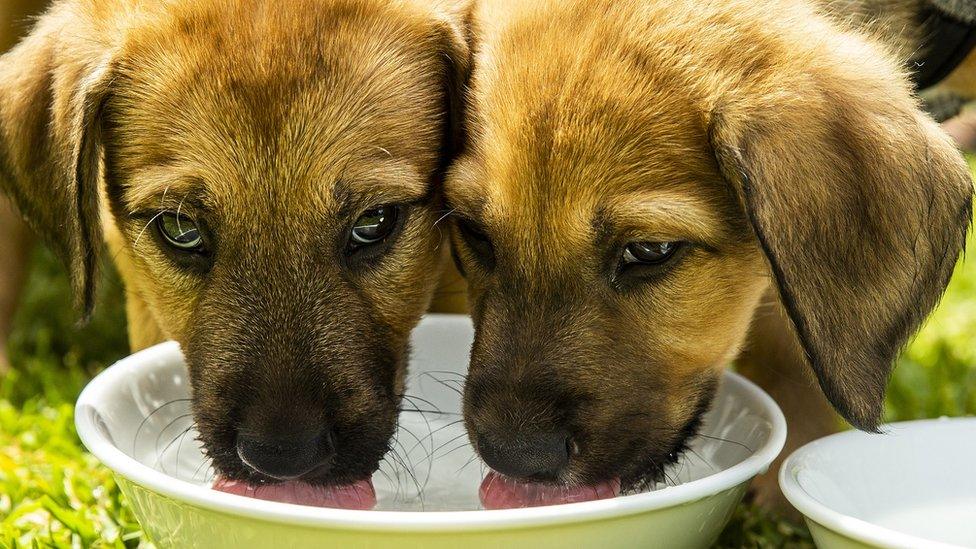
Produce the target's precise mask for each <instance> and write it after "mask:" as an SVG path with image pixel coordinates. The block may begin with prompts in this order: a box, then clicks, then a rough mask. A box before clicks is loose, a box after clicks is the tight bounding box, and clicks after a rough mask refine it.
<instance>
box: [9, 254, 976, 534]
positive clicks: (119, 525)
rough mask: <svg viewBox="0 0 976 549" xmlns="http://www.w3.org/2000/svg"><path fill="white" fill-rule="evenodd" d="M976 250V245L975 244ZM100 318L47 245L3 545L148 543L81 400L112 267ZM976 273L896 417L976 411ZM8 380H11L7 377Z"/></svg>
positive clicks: (103, 345)
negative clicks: (89, 433)
mask: <svg viewBox="0 0 976 549" xmlns="http://www.w3.org/2000/svg"><path fill="white" fill-rule="evenodd" d="M972 247H973V245H972V244H970V249H972ZM100 293H101V299H100V301H99V305H98V309H97V311H96V315H95V317H94V318H93V320H92V321H91V322H90V323H89V324H88V325H86V326H84V327H80V328H79V327H78V326H77V325H76V322H75V320H76V317H75V314H74V312H73V311H72V309H71V305H70V304H71V296H70V292H69V289H68V286H67V281H66V278H65V276H64V273H63V272H62V270H61V268H60V266H59V265H58V264H57V263H56V262H55V260H54V259H53V257H52V256H51V254H50V253H49V252H48V251H47V250H45V249H43V248H38V249H37V250H36V251H35V254H34V257H33V259H32V267H31V275H30V281H29V284H28V287H27V290H26V294H25V296H24V299H23V303H22V305H21V308H20V310H19V312H18V316H17V319H16V321H15V328H14V332H13V334H12V337H11V340H10V342H9V354H10V360H11V363H12V364H13V366H14V371H13V372H11V373H9V374H7V375H6V376H4V377H2V378H0V548H14V547H139V546H142V547H145V546H148V545H149V544H148V542H146V541H145V540H144V539H143V537H142V533H141V530H140V527H139V525H138V523H137V522H136V521H135V520H134V518H133V516H132V514H131V512H130V511H129V509H128V507H127V506H126V503H125V500H124V498H123V497H122V496H121V494H120V492H119V490H118V488H117V487H116V485H115V483H114V482H113V480H112V476H111V474H110V473H109V472H108V471H107V470H106V469H105V468H103V467H102V466H100V465H99V464H98V462H97V461H96V460H95V459H94V458H93V457H92V456H91V455H89V454H88V453H86V452H85V451H84V449H83V448H82V446H81V443H80V442H79V440H78V437H77V435H76V434H75V429H74V423H73V417H72V404H73V402H74V400H75V398H76V397H77V395H78V393H79V392H80V391H81V389H82V387H83V386H84V385H85V383H86V382H87V380H88V379H90V378H91V376H92V375H93V374H95V373H97V372H98V371H99V370H100V369H102V368H104V367H105V366H107V365H109V364H111V363H112V362H114V361H115V360H117V359H118V358H120V357H122V356H124V355H125V354H127V342H126V333H125V314H124V303H123V299H122V295H121V286H120V282H119V280H118V278H117V277H116V276H115V275H114V274H113V273H111V272H108V273H106V274H105V276H104V282H103V283H102V284H101V289H100ZM974 338H976V266H974V265H973V264H972V263H967V262H966V261H965V259H963V261H962V262H961V263H960V264H959V266H958V267H957V272H956V275H955V276H954V278H953V280H952V282H951V284H950V286H949V290H948V292H947V293H946V296H945V298H944V299H943V301H942V303H941V305H940V306H939V308H938V309H937V310H936V312H935V313H934V314H933V315H932V316H931V317H930V319H929V321H928V323H927V324H926V326H925V327H924V329H923V330H922V331H921V332H920V333H919V335H918V336H917V338H916V339H915V340H914V342H913V343H912V344H911V345H910V346H909V348H908V349H907V351H906V352H905V353H904V355H903V356H902V358H901V360H900V364H899V365H898V367H897V368H896V369H895V373H894V376H893V378H892V381H891V386H890V389H889V393H888V395H889V396H888V401H887V408H886V417H887V419H888V420H890V421H896V420H905V419H916V418H927V417H938V416H940V415H964V414H974V413H976V345H974ZM0 375H2V374H0ZM720 545H721V546H722V547H763V548H765V547H770V548H771V547H812V544H811V543H810V538H809V534H808V533H807V532H806V530H805V529H804V528H803V527H802V526H798V525H795V524H793V523H791V522H789V521H787V520H784V519H782V518H780V517H777V516H774V515H771V514H769V513H767V512H764V511H762V510H759V509H758V508H756V507H754V506H751V505H749V504H743V505H742V506H740V508H739V510H738V512H737V513H736V516H735V518H734V519H733V522H732V523H731V524H730V525H729V527H728V528H727V529H726V531H725V533H724V534H723V536H722V539H721V540H720Z"/></svg>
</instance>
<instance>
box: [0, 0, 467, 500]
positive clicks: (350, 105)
mask: <svg viewBox="0 0 976 549" xmlns="http://www.w3.org/2000/svg"><path fill="white" fill-rule="evenodd" d="M462 31H463V29H462V23H461V21H460V18H459V17H457V16H456V14H455V13H453V12H452V11H450V10H448V9H446V8H442V7H439V6H438V5H437V4H436V3H432V2H428V1H423V0H302V1H296V2H289V3H288V6H287V8H283V7H282V6H281V5H279V4H278V3H277V2H273V1H271V0H246V1H241V2H226V1H221V0H192V1H191V0H184V1H172V2H152V1H138V0H68V1H63V2H60V3H58V4H56V5H55V6H54V7H53V8H52V9H51V10H50V11H49V12H48V13H47V14H46V15H45V16H44V17H43V18H42V19H41V20H40V21H39V22H38V24H37V26H36V28H35V29H34V31H33V32H32V34H31V35H30V36H29V37H28V38H27V39H25V40H24V41H23V42H22V43H21V44H20V45H19V46H18V47H17V48H16V49H14V50H13V51H12V52H11V53H9V54H7V55H6V56H4V57H3V58H2V59H0V185H2V189H3V190H4V191H6V192H8V193H10V194H11V196H12V197H13V198H14V199H15V201H16V203H17V204H18V206H19V207H20V209H21V210H22V212H23V213H24V214H25V216H26V217H27V218H28V220H29V221H30V222H31V224H32V225H33V227H34V228H35V229H36V230H37V231H39V232H40V233H41V234H42V235H44V236H45V237H46V238H47V239H48V240H49V241H50V242H51V243H52V244H53V245H54V246H55V249H56V250H57V251H58V252H59V253H60V255H61V256H62V257H63V258H64V260H65V261H66V263H67V264H68V265H69V266H70V267H71V275H72V283H73V285H74V287H75V289H76V290H77V294H78V296H79V301H80V303H81V305H82V307H83V308H84V309H85V310H86V311H87V310H90V309H91V307H92V297H93V295H94V293H93V287H94V281H95V275H94V271H95V268H96V265H97V262H98V255H99V253H98V252H99V248H100V244H101V242H102V240H103V239H106V240H107V241H108V243H109V248H110V250H111V255H112V259H114V260H115V262H116V264H117V265H118V267H119V270H120V272H121V273H122V276H123V278H124V280H125V283H126V291H127V297H128V313H129V322H130V335H131V341H132V344H133V347H134V348H140V347H143V346H146V345H149V344H152V343H155V342H158V341H161V340H163V339H167V338H172V339H175V340H177V341H178V342H179V343H180V344H181V345H182V347H183V350H184V352H185V354H186V357H187V360H188V363H189V369H190V379H191V383H192V388H193V413H194V419H195V420H196V425H197V427H198V429H199V431H200V435H201V440H202V441H203V444H204V446H205V448H206V451H207V453H208V454H209V456H210V457H211V458H212V459H213V462H214V465H215V467H216V469H217V471H218V473H219V474H220V475H221V477H222V479H223V481H222V483H223V486H224V488H225V489H227V490H231V491H233V490H238V491H242V490H248V491H249V492H250V493H252V494H255V495H257V497H269V498H275V499H292V500H293V499H295V498H299V495H300V494H306V495H307V496H309V497H308V498H306V499H308V501H306V503H317V504H321V505H340V506H369V505H370V504H371V501H372V489H371V486H370V485H369V484H368V479H369V476H370V475H371V474H372V473H373V471H374V470H375V469H376V467H377V464H378V462H379V460H380V459H381V458H382V456H383V454H384V453H385V452H386V450H387V445H388V442H389V439H390V436H391V435H392V433H393V430H394V427H395V422H396V417H397V412H398V408H399V405H400V399H401V396H402V391H403V375H404V367H405V364H406V356H407V342H408V335H409V333H410V330H411V328H412V327H413V326H414V324H415V323H416V322H417V320H418V319H419V317H420V315H421V314H422V312H423V311H424V310H425V309H426V307H427V305H428V303H429V301H430V298H431V294H432V291H433V286H434V284H435V282H436V277H437V273H436V265H438V258H439V257H440V255H441V252H440V248H441V247H440V243H441V236H440V233H439V231H438V229H437V228H436V227H435V221H436V220H437V219H438V217H440V215H441V214H442V212H441V208H442V207H441V205H440V204H439V200H438V198H437V193H436V192H435V191H436V188H437V185H438V182H439V178H440V173H441V170H442V167H443V164H444V162H445V159H446V158H447V157H448V155H449V154H450V151H451V150H452V148H453V146H454V145H453V144H454V141H455V137H456V135H455V134H456V128H457V125H456V123H455V122H456V113H457V112H458V110H459V105H458V102H457V97H458V96H459V93H460V92H459V89H460V86H461V83H462V82H463V81H464V78H465V70H466V66H467V57H468V52H467V46H466V43H465V36H464V33H463V32H462ZM278 481H281V482H280V483H279V484H278V485H277V487H276V488H273V489H271V488H269V489H268V490H267V491H265V492H263V491H262V490H264V488H263V486H264V485H265V484H271V483H276V482H278ZM301 483H311V484H313V485H315V486H321V487H322V488H321V489H319V490H318V491H315V490H313V491H303V490H300V489H298V488H299V487H300V485H301ZM350 483H351V484H352V487H353V488H354V489H353V490H332V489H331V488H330V487H331V486H334V485H339V484H350ZM255 489H256V492H255ZM309 494H312V495H309ZM343 494H346V495H348V494H352V495H354V496H356V497H353V498H351V499H350V498H348V497H345V496H344V495H343ZM360 497H361V498H362V499H359V498H360Z"/></svg>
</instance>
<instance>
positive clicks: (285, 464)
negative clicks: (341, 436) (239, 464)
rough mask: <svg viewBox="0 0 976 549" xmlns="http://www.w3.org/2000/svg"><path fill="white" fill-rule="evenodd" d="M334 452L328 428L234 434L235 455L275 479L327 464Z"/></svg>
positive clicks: (289, 477)
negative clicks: (296, 431) (309, 431)
mask: <svg viewBox="0 0 976 549" xmlns="http://www.w3.org/2000/svg"><path fill="white" fill-rule="evenodd" d="M334 454H335V446H334V443H333V440H332V434H331V431H329V430H327V429H326V430H323V431H320V432H316V433H307V432H306V433H300V434H293V435H284V434H281V433H275V434H270V435H264V436H255V435H252V434H244V433H240V434H238V435H237V455H238V456H239V457H240V458H241V461H243V462H244V463H245V464H246V465H247V466H248V467H250V468H252V469H254V470H255V471H257V472H259V473H261V474H263V475H267V476H269V477H271V478H274V479H277V480H291V479H295V478H298V477H300V476H302V475H304V474H306V473H309V472H311V471H313V470H315V469H318V468H321V467H324V466H327V465H328V464H329V462H330V461H331V460H332V456H333V455H334Z"/></svg>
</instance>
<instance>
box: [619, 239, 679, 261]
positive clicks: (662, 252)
mask: <svg viewBox="0 0 976 549" xmlns="http://www.w3.org/2000/svg"><path fill="white" fill-rule="evenodd" d="M683 245H684V243H683V242H631V243H630V244H627V245H626V246H624V251H623V255H622V257H621V260H620V261H621V263H622V264H623V265H632V264H640V265H661V264H662V263H665V262H667V261H668V260H669V259H671V258H672V257H674V255H675V254H676V253H677V252H678V250H679V249H681V247H682V246H683Z"/></svg>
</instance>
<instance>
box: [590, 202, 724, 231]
mask: <svg viewBox="0 0 976 549" xmlns="http://www.w3.org/2000/svg"><path fill="white" fill-rule="evenodd" d="M592 223H593V226H594V228H595V229H597V231H600V232H602V233H604V235H605V236H609V235H608V234H607V232H608V231H609V232H610V233H612V232H613V231H614V230H617V231H627V230H630V231H634V232H645V231H646V232H647V234H648V237H652V236H655V234H658V235H660V237H662V238H663V237H668V238H691V239H695V240H698V241H700V242H702V243H704V244H716V243H719V242H721V241H723V240H726V239H728V238H730V237H731V235H730V234H729V232H728V230H727V228H726V226H725V223H723V219H722V217H721V216H720V214H719V213H718V212H716V211H715V209H714V208H712V207H709V204H708V201H707V200H702V199H700V198H697V197H694V196H692V195H689V194H688V193H686V192H679V191H669V190H656V191H650V192H648V191H644V192H639V193H634V194H630V195H624V196H622V197H620V198H617V199H616V200H614V201H613V203H611V204H608V205H607V206H605V207H603V208H601V209H600V210H598V211H597V213H596V215H595V216H594V218H593V221H592Z"/></svg>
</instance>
